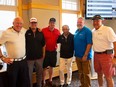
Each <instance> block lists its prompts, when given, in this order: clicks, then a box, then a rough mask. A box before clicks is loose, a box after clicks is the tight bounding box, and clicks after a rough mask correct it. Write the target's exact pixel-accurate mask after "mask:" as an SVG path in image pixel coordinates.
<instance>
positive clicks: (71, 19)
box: [62, 13, 77, 34]
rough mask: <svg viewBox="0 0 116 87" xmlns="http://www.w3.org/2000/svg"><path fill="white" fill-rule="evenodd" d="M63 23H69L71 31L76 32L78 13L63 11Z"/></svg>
mask: <svg viewBox="0 0 116 87" xmlns="http://www.w3.org/2000/svg"><path fill="white" fill-rule="evenodd" d="M62 25H68V26H69V28H70V32H71V33H72V34H74V33H75V31H76V29H77V14H69V13H62Z"/></svg>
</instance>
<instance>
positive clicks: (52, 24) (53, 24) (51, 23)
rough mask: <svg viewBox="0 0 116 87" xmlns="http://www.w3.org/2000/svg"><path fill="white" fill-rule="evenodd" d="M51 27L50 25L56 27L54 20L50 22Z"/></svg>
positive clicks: (52, 27) (51, 27)
mask: <svg viewBox="0 0 116 87" xmlns="http://www.w3.org/2000/svg"><path fill="white" fill-rule="evenodd" d="M49 27H50V29H54V28H55V22H54V21H51V22H49Z"/></svg>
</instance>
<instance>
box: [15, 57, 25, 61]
mask: <svg viewBox="0 0 116 87" xmlns="http://www.w3.org/2000/svg"><path fill="white" fill-rule="evenodd" d="M25 58H26V56H24V57H20V58H13V61H21V60H24V59H25Z"/></svg>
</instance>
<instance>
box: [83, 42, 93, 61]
mask: <svg viewBox="0 0 116 87" xmlns="http://www.w3.org/2000/svg"><path fill="white" fill-rule="evenodd" d="M91 47H92V44H88V45H87V47H86V50H85V54H84V55H83V58H82V61H86V60H87V56H88V54H89V52H90V49H91Z"/></svg>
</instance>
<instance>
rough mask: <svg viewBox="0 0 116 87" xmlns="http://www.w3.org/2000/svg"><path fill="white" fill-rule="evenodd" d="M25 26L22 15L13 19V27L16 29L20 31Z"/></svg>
mask: <svg viewBox="0 0 116 87" xmlns="http://www.w3.org/2000/svg"><path fill="white" fill-rule="evenodd" d="M22 26H23V19H22V18H20V17H17V18H15V19H14V21H13V28H14V30H15V31H17V32H20V30H21V29H22Z"/></svg>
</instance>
